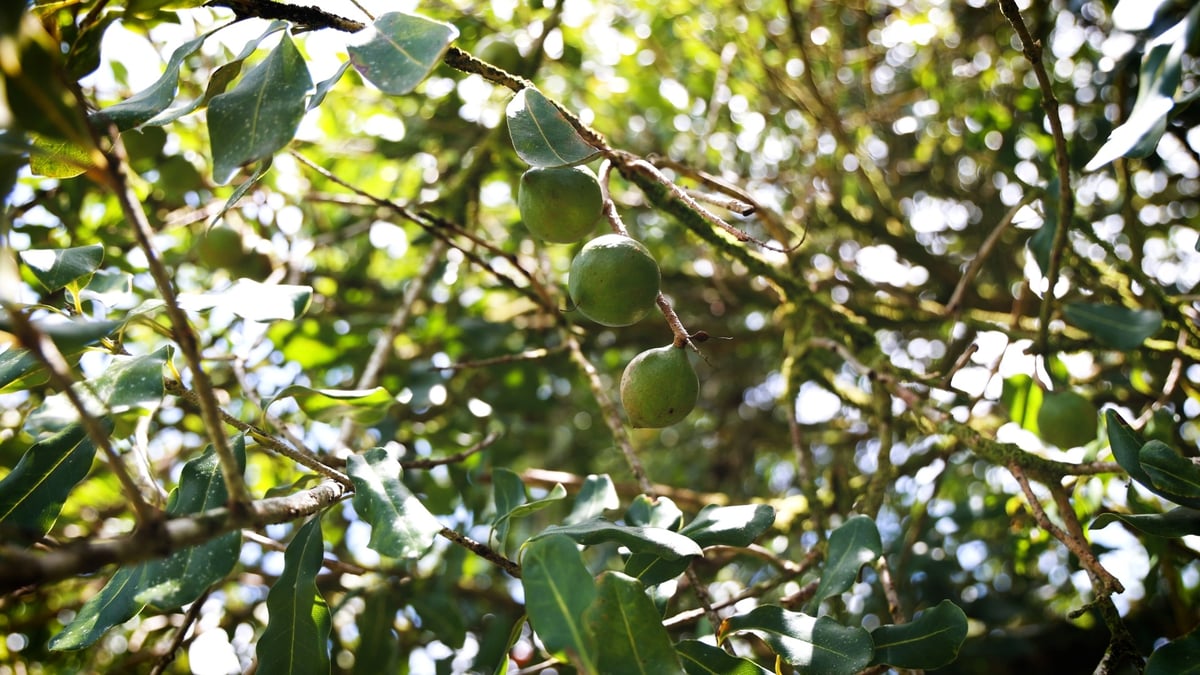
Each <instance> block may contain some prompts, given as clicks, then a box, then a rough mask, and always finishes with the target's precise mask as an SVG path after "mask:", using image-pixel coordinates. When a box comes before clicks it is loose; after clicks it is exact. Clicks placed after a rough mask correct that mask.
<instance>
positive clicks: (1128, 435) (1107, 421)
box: [1104, 409, 1151, 487]
mask: <svg viewBox="0 0 1200 675" xmlns="http://www.w3.org/2000/svg"><path fill="white" fill-rule="evenodd" d="M1104 427H1105V429H1106V430H1107V431H1108V443H1109V447H1110V448H1111V449H1112V454H1113V458H1114V459H1116V460H1117V463H1118V464H1120V465H1121V468H1122V469H1125V472H1126V473H1128V474H1129V477H1130V478H1133V479H1134V480H1136V481H1137V482H1139V483H1141V484H1142V485H1145V486H1147V487H1150V485H1151V481H1150V475H1149V474H1148V473H1146V470H1145V469H1143V468H1142V460H1141V458H1140V457H1139V456H1138V455H1139V453H1140V452H1141V449H1142V439H1140V438H1138V435H1137V432H1135V431H1134V430H1133V428H1132V427H1130V426H1129V423H1128V422H1126V421H1125V420H1124V419H1122V418H1121V415H1120V413H1118V412H1117V411H1115V410H1111V409H1110V410H1106V411H1105V412H1104Z"/></svg>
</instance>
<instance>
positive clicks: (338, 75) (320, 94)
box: [308, 61, 351, 110]
mask: <svg viewBox="0 0 1200 675" xmlns="http://www.w3.org/2000/svg"><path fill="white" fill-rule="evenodd" d="M350 66H351V63H350V62H349V61H345V62H343V63H342V65H341V67H339V68H338V69H337V70H336V71H334V73H333V75H330V76H329V78H328V79H325V80H321V81H320V82H318V83H317V88H316V89H315V90H314V91H313V95H312V97H311V98H309V99H308V109H309V110H313V109H315V108H317V107H318V106H320V105H321V103H323V102H324V101H325V97H326V96H327V95H329V90H330V89H333V85H335V84H337V83H338V80H340V79H342V75H345V74H346V71H347V70H349V69H350Z"/></svg>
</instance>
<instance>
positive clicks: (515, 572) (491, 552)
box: [438, 527, 521, 579]
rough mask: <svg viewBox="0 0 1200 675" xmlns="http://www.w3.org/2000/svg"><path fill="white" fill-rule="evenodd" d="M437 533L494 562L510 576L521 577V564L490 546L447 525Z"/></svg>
mask: <svg viewBox="0 0 1200 675" xmlns="http://www.w3.org/2000/svg"><path fill="white" fill-rule="evenodd" d="M438 534H440V535H442V536H443V537H445V538H446V539H449V540H450V541H452V542H454V543H456V544H458V545H459V546H462V547H463V548H465V549H467V550H468V551H471V552H472V553H474V554H475V555H477V556H479V557H481V558H483V559H484V560H489V561H491V562H494V563H496V564H497V565H499V566H500V568H501V569H503V570H504V571H505V572H508V574H509V575H510V576H513V577H516V578H517V579H520V578H521V566H520V565H518V564H517V563H515V562H513V561H512V560H509V559H508V558H506V557H504V556H503V555H501V554H500V553H499V552H498V551H496V549H494V548H492V547H491V546H488V545H487V544H483V543H480V542H478V541H475V540H474V539H472V538H470V537H468V536H466V535H465V534H461V533H459V532H456V531H454V530H452V529H450V528H448V527H443V528H442V530H441V532H438Z"/></svg>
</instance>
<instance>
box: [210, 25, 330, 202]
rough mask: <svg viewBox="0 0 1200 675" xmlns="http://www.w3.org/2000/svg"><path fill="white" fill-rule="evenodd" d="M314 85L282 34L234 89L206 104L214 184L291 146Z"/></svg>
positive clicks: (289, 41)
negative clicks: (268, 52) (289, 144)
mask: <svg viewBox="0 0 1200 675" xmlns="http://www.w3.org/2000/svg"><path fill="white" fill-rule="evenodd" d="M312 86H313V82H312V77H311V76H310V75H309V73H308V66H307V65H305V63H304V57H302V56H301V55H300V52H299V51H298V50H297V49H296V45H295V44H294V43H293V42H292V39H291V37H290V36H288V35H287V34H286V33H285V34H284V36H283V38H282V39H281V40H280V41H279V45H278V46H276V47H275V49H273V50H271V53H270V54H269V55H268V56H267V57H266V58H265V59H263V61H262V62H261V63H259V64H258V65H256V66H255V67H254V68H252V69H251V70H250V72H248V73H246V75H245V76H244V77H243V78H242V80H241V82H239V83H238V84H237V86H235V87H234V88H233V89H232V90H231V91H229V92H227V93H224V94H221V95H220V96H217V97H215V98H213V99H212V101H210V102H209V104H208V135H209V140H210V142H211V143H212V153H213V180H215V181H216V182H217V183H218V184H221V185H224V184H225V183H228V182H229V179H230V178H232V177H233V175H234V173H235V172H236V171H237V170H238V168H239V167H241V166H243V165H245V164H249V163H251V162H255V161H258V160H260V159H265V158H267V157H270V156H271V155H274V154H275V153H276V152H278V151H279V150H281V149H282V148H283V147H284V146H286V145H287V144H288V143H290V142H291V140H292V137H293V136H294V135H295V134H296V128H297V127H298V126H299V125H300V118H301V117H303V116H304V111H305V107H306V100H307V98H308V93H309V90H311V89H312Z"/></svg>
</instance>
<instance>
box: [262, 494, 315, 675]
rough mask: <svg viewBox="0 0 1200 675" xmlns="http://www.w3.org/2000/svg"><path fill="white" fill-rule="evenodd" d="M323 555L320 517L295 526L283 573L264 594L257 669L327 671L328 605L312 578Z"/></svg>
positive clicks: (302, 674) (301, 674) (285, 673)
mask: <svg viewBox="0 0 1200 675" xmlns="http://www.w3.org/2000/svg"><path fill="white" fill-rule="evenodd" d="M324 558H325V556H324V544H323V542H322V537H321V519H320V517H319V516H318V517H314V518H311V519H309V521H308V522H307V523H305V524H304V525H303V526H301V527H300V529H299V530H297V531H296V536H295V538H294V539H292V541H291V543H290V544H288V547H287V551H285V552H284V555H283V574H281V575H280V576H279V580H278V581H276V582H275V584H274V585H273V586H271V590H270V591H269V592H268V593H267V629H266V630H265V631H264V632H263V634H262V637H261V638H259V640H258V649H257V654H258V672H259V673H260V674H262V675H275V674H276V673H279V674H280V675H306V674H307V673H314V674H316V673H320V674H322V675H326V674H327V673H329V669H330V661H329V645H328V644H327V641H328V639H329V608H328V607H326V606H325V601H324V599H323V598H321V595H320V592H319V591H318V590H317V583H316V582H317V573H318V572H320V571H321V563H322V561H323V560H324Z"/></svg>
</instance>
